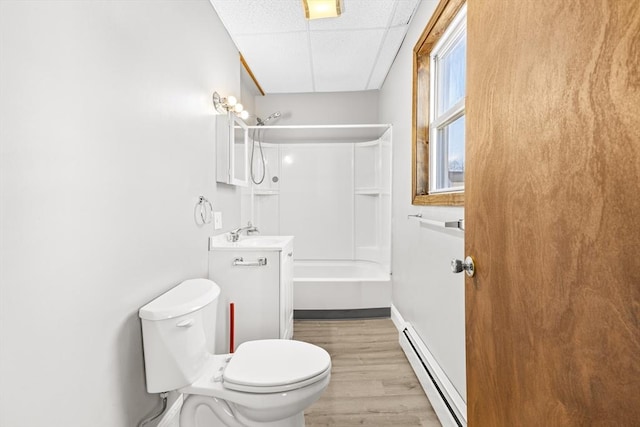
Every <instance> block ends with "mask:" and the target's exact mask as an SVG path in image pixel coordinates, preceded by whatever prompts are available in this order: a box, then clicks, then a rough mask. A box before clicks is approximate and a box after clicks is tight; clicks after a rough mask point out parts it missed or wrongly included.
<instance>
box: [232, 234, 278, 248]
mask: <svg viewBox="0 0 640 427" xmlns="http://www.w3.org/2000/svg"><path fill="white" fill-rule="evenodd" d="M288 241H289V237H288V236H251V237H245V238H244V239H240V240H239V241H237V242H236V243H237V244H238V246H248V247H252V248H255V247H264V246H284V245H286V244H287V242H288Z"/></svg>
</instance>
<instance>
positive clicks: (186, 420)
mask: <svg viewBox="0 0 640 427" xmlns="http://www.w3.org/2000/svg"><path fill="white" fill-rule="evenodd" d="M219 294H220V289H219V288H218V286H217V285H216V284H215V283H214V282H212V281H210V280H206V279H194V280H187V281H185V282H182V283H181V284H180V285H178V286H176V287H175V288H173V289H171V290H170V291H168V292H167V293H165V294H163V295H161V296H160V297H158V298H156V299H155V300H153V301H151V302H150V303H149V304H147V305H145V306H144V307H142V308H141V309H140V312H139V315H140V318H141V319H142V332H143V343H144V356H145V371H146V377H147V390H148V391H149V392H150V393H158V392H162V391H171V390H177V391H179V392H181V393H184V394H185V397H186V400H185V401H184V404H183V407H182V410H181V413H180V426H181V427H196V426H197V424H196V421H197V417H196V413H197V411H198V409H199V408H201V407H206V408H208V409H209V410H210V411H211V412H212V413H213V414H214V415H215V417H216V422H215V423H214V424H212V425H211V426H207V427H213V426H217V425H220V426H229V427H240V426H243V427H253V426H256V427H257V426H271V427H276V426H277V427H302V426H304V410H305V409H306V408H307V407H309V405H311V404H312V403H313V402H315V401H316V400H317V399H318V398H319V397H320V395H321V394H322V393H323V392H324V390H325V389H326V388H327V386H328V384H329V380H330V378H331V358H330V356H329V354H328V353H327V352H326V351H325V350H324V349H322V348H320V347H318V346H315V345H313V344H309V343H305V342H300V341H294V340H279V339H274V340H258V341H248V342H245V343H242V344H241V345H240V346H239V347H238V348H237V350H236V352H235V353H233V354H222V355H214V354H213V343H214V342H215V327H212V322H215V318H216V303H217V299H218V296H219ZM198 427H204V426H198Z"/></svg>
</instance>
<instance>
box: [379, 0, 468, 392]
mask: <svg viewBox="0 0 640 427" xmlns="http://www.w3.org/2000/svg"><path fill="white" fill-rule="evenodd" d="M437 3H438V2H437V1H433V0H430V1H427V0H425V1H422V2H421V4H420V6H419V7H418V10H417V11H416V14H415V15H414V18H413V19H412V22H411V25H410V28H409V31H408V33H407V36H406V38H405V40H404V43H403V45H402V48H401V50H400V52H399V53H398V56H397V57H396V60H395V62H394V65H393V67H392V69H391V71H390V72H389V74H388V76H387V79H386V81H385V83H384V85H383V87H382V89H381V91H380V121H381V122H384V123H392V124H393V191H392V194H393V209H392V211H393V212H392V214H393V222H392V236H393V237H392V271H393V304H394V306H395V307H396V308H397V309H398V311H399V312H400V314H401V315H402V317H403V318H404V319H405V320H407V321H408V322H410V323H411V324H412V326H413V327H414V328H415V329H416V330H417V331H418V333H419V334H420V337H421V338H422V340H423V341H424V343H425V344H426V346H427V347H428V348H429V350H430V351H431V353H433V355H434V356H435V358H436V360H437V361H438V363H439V364H440V365H441V367H442V368H443V369H444V371H445V372H446V374H447V376H448V377H449V379H450V380H451V381H452V383H453V384H454V386H455V387H456V389H457V390H458V392H459V393H460V394H461V395H462V397H463V398H464V397H465V396H466V378H465V375H466V374H465V347H464V339H465V338H464V279H463V277H462V275H457V276H456V275H453V274H452V273H451V271H450V269H449V262H450V259H451V258H459V259H463V258H464V256H463V253H464V238H463V235H462V234H461V233H460V232H458V231H445V230H444V229H441V228H437V227H432V226H426V225H419V224H418V222H417V221H416V220H415V219H407V215H409V214H416V213H422V214H423V217H424V218H431V219H436V220H453V219H459V218H463V217H464V209H463V208H452V207H418V206H412V205H411V103H412V98H411V97H412V92H411V90H412V89H411V88H412V61H413V56H412V53H413V47H414V45H415V44H416V42H417V40H418V39H419V37H420V35H421V34H422V31H423V30H424V28H425V26H426V24H427V22H428V21H429V18H430V17H431V14H432V13H433V10H434V9H435V7H436V5H437Z"/></svg>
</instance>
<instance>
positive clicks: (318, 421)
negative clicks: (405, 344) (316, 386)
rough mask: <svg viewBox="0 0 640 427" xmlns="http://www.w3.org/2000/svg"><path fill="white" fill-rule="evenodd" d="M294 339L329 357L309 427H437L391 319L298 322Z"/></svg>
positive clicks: (307, 414) (309, 414)
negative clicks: (324, 383)
mask: <svg viewBox="0 0 640 427" xmlns="http://www.w3.org/2000/svg"><path fill="white" fill-rule="evenodd" d="M294 339H296V340H300V341H306V342H310V343H313V344H316V345H318V346H320V347H322V348H324V349H325V350H327V351H328V352H329V354H330V355H331V363H332V369H331V382H330V383H329V387H328V388H327V390H326V391H325V392H324V394H323V395H322V397H321V398H320V400H318V401H317V402H316V403H315V404H313V405H312V406H311V407H309V408H308V409H307V410H306V411H305V421H306V425H307V427H318V426H332V427H349V426H372V427H385V426H394V427H404V426H423V427H440V422H439V421H438V418H437V417H436V414H435V412H434V411H433V408H432V407H431V404H430V403H429V401H428V400H427V398H426V396H425V394H424V391H423V390H422V388H421V387H420V383H419V382H418V379H417V378H416V376H415V374H414V372H413V370H412V369H411V366H410V365H409V362H408V361H407V359H406V357H405V355H404V353H403V351H402V349H401V348H400V344H399V343H398V330H397V329H396V328H395V327H394V325H393V323H392V322H391V320H390V319H365V320H360V319H358V320H296V321H295V323H294Z"/></svg>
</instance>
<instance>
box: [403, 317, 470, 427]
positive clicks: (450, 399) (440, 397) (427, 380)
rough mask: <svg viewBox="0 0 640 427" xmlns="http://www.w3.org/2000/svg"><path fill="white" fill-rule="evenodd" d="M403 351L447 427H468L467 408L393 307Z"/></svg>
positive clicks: (438, 366) (431, 356) (429, 353)
mask: <svg viewBox="0 0 640 427" xmlns="http://www.w3.org/2000/svg"><path fill="white" fill-rule="evenodd" d="M391 315H392V316H391V319H392V320H393V323H394V325H396V328H397V329H398V333H399V341H400V347H402V350H403V351H404V353H405V355H406V357H407V360H408V361H409V364H410V365H411V367H412V368H413V371H414V372H415V374H416V376H417V377H418V381H419V382H420V385H421V386H422V389H423V390H424V392H425V394H426V395H427V398H428V399H429V401H430V402H431V406H433V409H434V411H435V413H436V415H437V416H438V419H439V420H440V423H441V424H442V425H443V426H444V427H466V426H467V419H466V416H467V405H466V403H465V402H464V400H463V399H462V396H460V395H459V393H458V392H457V390H456V389H455V387H454V386H453V384H452V383H451V381H449V379H448V378H447V376H446V375H445V373H444V371H443V370H442V368H441V367H440V365H439V364H438V362H437V361H436V360H435V358H434V357H433V355H432V354H431V352H429V350H428V349H427V347H426V345H425V344H424V343H423V342H422V340H421V339H420V337H419V336H418V334H417V333H416V331H415V329H413V327H412V326H411V325H410V324H409V323H407V322H405V321H404V319H403V318H402V315H400V312H399V311H398V310H397V309H395V307H393V306H392V310H391Z"/></svg>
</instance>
